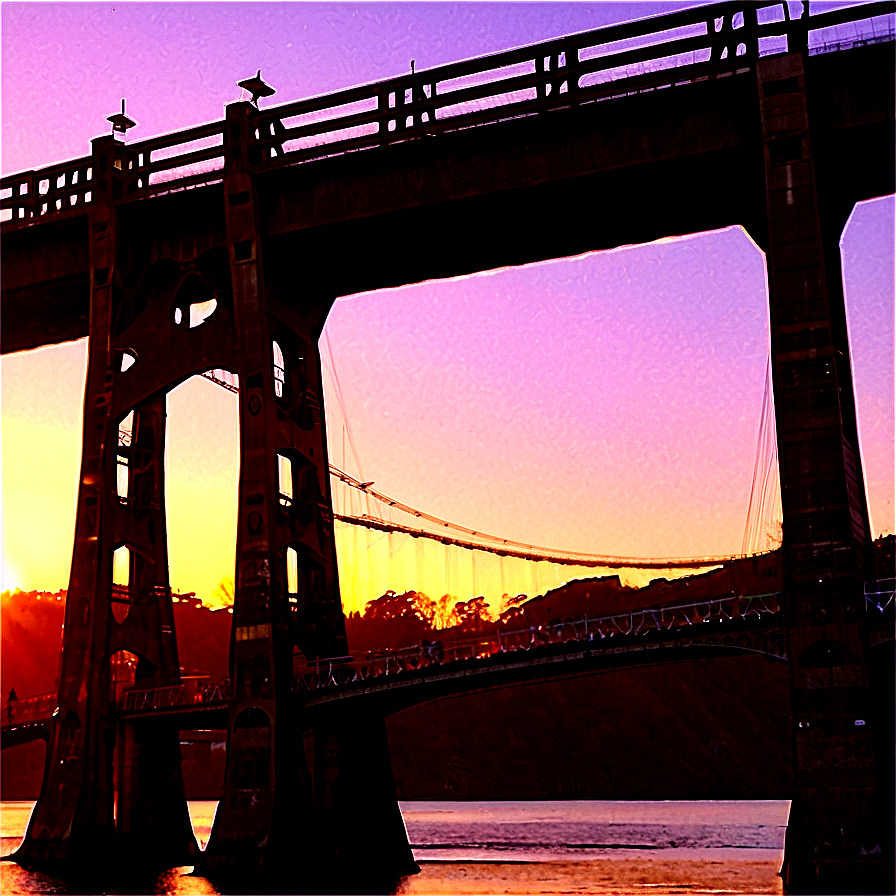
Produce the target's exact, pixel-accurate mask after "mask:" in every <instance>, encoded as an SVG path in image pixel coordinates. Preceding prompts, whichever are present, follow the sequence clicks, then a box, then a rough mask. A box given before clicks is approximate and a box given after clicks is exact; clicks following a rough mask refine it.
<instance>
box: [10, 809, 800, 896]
mask: <svg viewBox="0 0 896 896" xmlns="http://www.w3.org/2000/svg"><path fill="white" fill-rule="evenodd" d="M33 805H34V804H33V803H30V802H29V803H24V802H23V803H11V802H5V803H2V804H0V812H2V816H0V823H2V851H3V855H8V854H9V853H10V852H11V851H12V850H14V849H15V848H16V846H18V844H19V842H20V841H21V838H22V836H23V834H24V831H25V827H26V825H27V822H28V816H29V814H30V812H31V809H32V807H33ZM216 806H217V803H216V802H213V801H197V800H194V801H191V802H190V815H191V817H192V819H193V827H194V830H195V832H196V837H197V839H198V840H199V843H200V845H201V846H204V845H205V843H206V841H207V840H208V836H209V831H210V830H211V824H212V821H213V819H214V813H215V807H216ZM789 808H790V804H789V802H788V801H787V800H728V801H722V800H716V801H709V800H702V801H664V802H647V801H642V802H623V801H613V800H574V801H546V800H545V801H531V802H424V801H413V802H411V801H406V802H402V803H401V811H402V814H403V816H404V819H405V824H406V826H407V829H408V836H409V838H410V841H411V845H412V847H413V849H414V855H415V857H416V859H417V862H418V863H419V864H420V868H421V873H420V874H417V875H414V876H412V877H409V878H405V879H404V881H403V882H402V883H401V885H400V887H399V889H398V890H397V893H401V894H431V896H435V894H458V896H461V894H464V896H466V894H470V896H472V894H482V896H485V894H507V893H515V894H561V893H576V894H583V896H589V894H602V896H617V894H619V896H622V894H631V896H645V894H651V896H654V894H670V893H693V894H703V893H705V894H729V893H730V894H760V893H761V894H765V893H781V892H782V889H781V880H780V878H779V877H778V875H777V872H778V869H779V868H780V867H781V859H782V857H783V853H784V829H785V827H786V824H787V814H788V811H789ZM191 870H192V869H191V868H189V867H188V866H186V867H182V868H172V869H170V870H168V871H167V872H165V873H164V874H161V875H159V876H158V877H156V878H153V879H151V880H125V881H122V880H110V879H109V878H108V877H104V876H102V875H101V874H100V873H99V872H98V874H97V877H96V878H95V879H91V880H87V881H85V880H83V879H82V880H80V881H78V882H77V883H73V882H71V881H62V880H58V879H55V878H51V877H48V876H46V875H43V874H39V873H37V872H31V871H26V870H25V869H23V868H20V867H19V866H18V865H16V864H14V863H12V862H4V863H3V864H2V867H0V874H2V878H0V891H2V892H3V893H4V894H34V893H89V892H94V893H99V892H107V893H172V894H215V893H226V890H218V889H215V887H214V886H212V884H211V883H210V882H209V881H207V880H206V879H205V878H202V877H196V876H193V875H191V874H189V872H190V871H191ZM297 890H298V888H297Z"/></svg>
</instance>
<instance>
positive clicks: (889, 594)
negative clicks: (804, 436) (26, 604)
mask: <svg viewBox="0 0 896 896" xmlns="http://www.w3.org/2000/svg"><path fill="white" fill-rule="evenodd" d="M894 591H896V582H894V580H893V579H881V580H877V581H872V582H865V583H864V593H865V607H866V612H870V613H881V614H882V613H883V612H884V610H886V609H887V608H888V607H890V606H892V605H893V603H894ZM764 615H775V616H780V615H783V607H782V604H781V593H780V592H769V593H767V594H752V595H729V596H727V597H720V598H714V599H712V600H705V601H696V602H694V603H690V604H678V605H675V606H668V607H652V608H646V609H639V610H630V611H628V612H623V613H612V614H608V615H605V616H580V617H578V618H575V619H567V620H564V621H562V622H556V623H544V624H541V625H537V626H536V625H530V626H528V627H526V628H519V629H513V630H510V631H506V630H503V629H501V628H500V627H495V628H494V629H490V630H485V631H481V632H473V633H470V635H469V636H467V637H462V638H450V639H449V638H446V639H445V640H444V641H440V640H432V641H430V640H424V641H422V642H421V643H420V644H419V645H415V646H414V647H408V648H401V649H396V650H381V651H375V652H370V653H368V654H366V655H365V656H345V657H328V658H324V659H320V660H316V661H314V662H311V663H308V664H306V665H305V666H303V667H301V668H299V669H297V670H295V671H294V674H293V682H292V685H293V689H294V690H305V691H316V690H320V689H323V688H329V687H342V686H346V685H350V684H355V683H359V682H364V681H368V680H371V679H376V678H379V677H381V676H392V675H396V674H399V673H403V672H414V671H417V670H421V669H425V668H431V667H444V666H446V665H449V664H451V663H456V662H465V661H469V660H476V659H488V658H490V657H493V656H497V655H500V654H506V653H509V652H513V651H528V650H531V649H533V648H539V647H546V646H549V645H551V644H563V643H571V642H576V641H587V642H596V641H603V640H605V639H608V638H610V639H613V638H617V637H633V636H638V635H646V634H648V633H650V632H660V631H670V630H672V629H681V630H686V629H687V628H688V627H691V626H695V625H699V624H701V623H708V622H714V621H715V622H719V621H724V620H733V619H747V618H750V617H757V618H761V617H762V616H764ZM232 696H233V694H232V688H231V682H230V679H224V680H223V681H219V682H208V683H206V684H202V685H197V683H196V682H183V683H182V684H179V685H170V686H168V687H161V688H139V689H133V688H132V689H129V690H127V691H125V693H124V694H123V696H122V698H121V700H120V702H119V709H120V710H121V711H122V712H150V711H155V710H161V709H183V708H186V707H190V706H194V707H199V706H208V705H218V706H220V705H223V704H226V703H227V701H228V700H230V699H231V697H232ZM56 699H57V698H56V694H55V693H53V694H44V695H41V696H38V697H28V698H25V699H23V700H20V701H13V706H12V712H13V716H12V718H11V723H15V722H25V721H30V720H34V719H42V718H48V717H50V716H51V715H52V713H53V711H54V710H55V708H56ZM9 706H10V704H9V702H7V714H8V713H9Z"/></svg>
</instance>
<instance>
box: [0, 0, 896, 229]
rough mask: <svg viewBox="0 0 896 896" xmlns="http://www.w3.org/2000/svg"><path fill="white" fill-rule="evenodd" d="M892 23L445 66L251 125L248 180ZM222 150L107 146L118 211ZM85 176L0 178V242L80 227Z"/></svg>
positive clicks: (672, 81)
mask: <svg viewBox="0 0 896 896" xmlns="http://www.w3.org/2000/svg"><path fill="white" fill-rule="evenodd" d="M894 10H896V3H894V2H892V0H887V2H873V3H868V4H864V5H861V6H857V7H848V8H846V9H839V10H834V11H830V12H822V13H819V14H817V15H812V16H809V17H803V18H799V19H791V18H790V11H789V7H788V4H787V3H786V2H773V3H762V4H759V5H754V4H753V3H744V2H741V3H738V2H730V0H729V2H724V3H718V4H713V5H711V6H702V7H696V8H692V9H687V10H681V11H678V12H673V13H670V14H668V15H663V16H655V17H651V18H649V19H642V20H639V21H636V22H626V23H622V24H619V25H612V26H609V27H606V28H599V29H596V30H594V31H589V32H585V33H581V34H574V35H570V36H568V37H562V38H557V39H554V40H550V41H545V42H543V43H540V44H535V45H532V46H527V47H522V48H519V49H514V50H508V51H505V52H502V53H497V54H494V55H489V56H484V57H480V58H477V59H473V60H468V61H463V62H458V63H452V64H450V65H446V66H441V67H439V68H435V69H430V70H428V71H420V72H416V73H413V74H411V75H404V76H401V77H397V78H391V79H388V80H385V81H380V82H377V83H374V84H369V85H364V86H361V87H354V88H351V89H349V90H343V91H339V92H337V93H333V94H328V95H326V96H321V97H316V98H312V99H306V100H301V101H299V102H295V103H289V104H286V105H283V106H276V107H272V108H270V109H264V110H262V111H260V112H258V113H257V115H256V117H255V129H254V133H253V134H252V135H251V139H252V141H253V142H252V144H251V145H250V146H249V147H248V158H249V159H250V167H251V168H252V170H253V171H256V172H260V171H265V170H271V169H274V168H279V167H282V166H286V165H292V164H296V163H300V162H306V161H310V160H313V159H321V158H325V157H327V156H332V155H338V154H342V153H346V152H353V151H358V150H362V149H369V148H373V147H382V146H387V145H390V144H393V143H398V142H403V141H406V140H410V139H422V138H428V137H433V136H436V135H438V134H441V133H444V132H446V131H456V130H460V129H464V128H470V127H475V126H479V125H484V124H491V123H494V122H497V121H502V120H505V119H507V118H515V117H523V116H528V115H537V114H542V113H545V112H549V111H551V110H555V109H560V108H569V107H571V106H575V105H582V104H585V103H593V102H597V101H601V100H606V99H611V98H614V97H621V96H628V95H631V94H634V93H640V92H645V91H654V90H661V89H664V88H668V87H673V86H675V85H680V84H685V83H692V82H694V81H699V80H705V79H708V78H713V77H725V76H729V75H733V74H741V73H744V72H748V71H749V70H750V67H751V66H752V64H753V63H754V61H755V59H756V58H758V57H760V56H766V55H773V54H776V53H783V52H787V51H788V50H793V49H796V48H800V49H807V50H808V52H809V53H810V54H814V53H818V52H824V51H825V50H826V49H827V48H830V49H833V50H837V49H842V48H843V47H845V46H855V45H858V44H867V43H873V42H875V41H877V40H880V39H886V40H892V39H893V29H892V22H891V21H890V18H889V17H891V16H892V15H893V13H894ZM881 17H884V19H885V20H884V21H880V27H878V26H877V24H876V22H878V21H879V20H881ZM846 24H853V25H854V26H855V35H854V36H853V35H850V36H849V37H848V38H847V39H839V38H838V39H837V40H833V42H832V43H831V42H829V41H828V39H827V38H828V35H832V37H833V36H836V35H835V34H834V33H833V32H832V29H835V28H836V27H838V26H842V25H846ZM860 26H861V29H862V31H861V33H860V30H859V29H860ZM226 137H227V135H226V133H225V122H223V121H218V122H212V123H210V124H205V125H200V126H198V127H195V128H191V129H189V130H186V131H179V132H177V133H174V134H168V135H165V136H162V137H154V138H151V139H149V140H144V141H141V142H139V143H134V144H130V145H128V146H125V145H123V144H116V146H117V150H116V152H117V153H118V155H119V158H117V159H116V160H115V162H114V166H115V167H116V168H117V169H118V170H119V172H120V176H121V185H122V196H121V199H123V200H127V199H128V198H142V197H146V196H151V195H154V194H156V193H158V192H161V191H167V190H172V189H184V188H187V187H190V186H196V185H200V184H207V183H211V182H214V181H215V180H217V179H220V178H221V176H222V171H223V168H224V162H225V153H226V150H227V147H226V145H225V144H226ZM94 176H95V172H94V168H93V160H92V158H91V157H87V158H81V159H76V160H74V161H71V162H64V163H61V164H58V165H54V166H50V167H48V168H44V169H41V170H40V171H26V172H22V173H20V174H16V175H12V176H10V177H5V178H3V179H2V180H0V220H2V221H3V222H4V229H10V228H14V227H21V226H27V225H28V224H30V223H34V222H36V221H37V220H47V219H56V218H61V217H65V216H71V215H74V214H83V213H84V207H85V206H86V205H87V204H88V203H90V201H91V200H92V186H93V185H94Z"/></svg>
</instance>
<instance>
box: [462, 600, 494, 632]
mask: <svg viewBox="0 0 896 896" xmlns="http://www.w3.org/2000/svg"><path fill="white" fill-rule="evenodd" d="M454 613H455V615H456V616H457V622H458V625H459V626H460V627H461V628H463V629H467V630H470V629H472V630H476V629H479V628H482V626H483V625H484V624H485V623H487V622H491V621H492V615H491V613H490V612H489V605H488V604H487V603H486V602H485V598H484V597H483V596H482V595H481V594H480V595H479V597H474V598H473V599H472V600H467V601H463V600H459V601H458V602H457V603H456V604H455V605H454Z"/></svg>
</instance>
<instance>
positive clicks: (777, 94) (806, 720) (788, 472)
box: [756, 47, 894, 894]
mask: <svg viewBox="0 0 896 896" xmlns="http://www.w3.org/2000/svg"><path fill="white" fill-rule="evenodd" d="M792 49H793V50H795V52H791V53H789V54H787V55H781V56H773V57H766V58H763V59H759V60H758V61H757V64H756V75H757V81H758V85H757V86H758V99H759V111H760V120H761V125H762V150H763V159H764V166H765V176H766V197H767V210H768V217H767V221H768V244H767V264H768V283H769V296H770V303H771V304H770V312H771V329H772V334H771V335H772V360H773V370H774V393H775V416H776V425H777V439H778V453H779V459H780V465H781V483H782V505H783V512H784V531H783V535H784V546H783V547H784V575H785V593H786V594H787V607H786V609H787V628H788V641H789V656H790V669H791V706H792V717H793V718H792V725H793V729H792V736H793V744H794V766H795V768H794V793H793V800H792V806H791V813H790V819H789V821H788V826H787V837H786V844H785V854H784V866H783V868H782V869H781V876H782V877H783V879H784V892H785V893H815V894H817V893H893V892H894V871H893V843H892V841H891V840H889V839H888V838H887V837H886V836H885V832H886V830H887V828H888V827H891V826H888V825H886V824H885V823H884V820H883V819H884V814H885V812H884V807H883V805H882V801H881V800H880V799H879V791H878V775H877V771H876V767H875V759H876V758H878V757H875V753H874V747H873V744H874V741H875V738H874V736H873V730H872V729H873V727H874V723H875V719H874V717H873V716H872V711H871V701H870V699H869V680H868V672H869V663H868V637H867V634H868V633H867V630H866V624H865V607H864V596H863V592H862V582H863V581H864V580H865V579H866V578H868V577H869V576H872V575H873V570H872V569H871V567H870V564H869V558H870V557H871V540H870V531H869V523H868V508H867V504H866V498H865V488H864V482H863V477H862V466H861V455H860V452H859V445H858V433H857V425H856V414H855V401H854V396H853V385H852V377H851V369H850V362H849V340H848V334H847V330H846V311H845V306H844V297H843V289H842V273H841V267H840V254H839V246H838V242H837V237H838V236H839V233H840V229H841V228H842V226H843V223H844V220H843V217H844V212H843V209H846V210H847V211H848V208H849V207H851V203H849V202H845V201H844V196H845V199H847V200H848V199H849V187H845V188H844V187H841V186H840V185H839V184H838V178H836V177H834V178H832V177H831V176H830V175H829V176H828V177H826V178H825V177H823V176H822V177H819V166H818V165H817V164H816V155H818V156H819V157H820V158H821V159H824V153H825V150H826V147H825V145H824V141H823V140H819V147H818V151H817V148H816V146H815V145H814V144H813V141H812V129H811V125H812V121H813V120H814V119H813V113H816V112H817V111H818V110H817V107H813V105H812V103H813V93H812V89H813V84H812V83H811V79H810V77H809V75H808V73H807V72H806V66H805V60H806V56H805V47H803V48H802V49H803V52H799V50H800V48H799V47H793V48H792ZM829 151H830V150H828V152H829ZM822 173H823V172H822ZM853 201H854V199H853ZM838 208H839V209H840V211H839V212H838V211H837V209H838ZM889 762H891V763H892V756H890V758H889ZM891 796H892V795H890V796H889V797H888V798H887V799H888V800H891ZM880 797H883V791H881V792H880ZM891 809H892V804H891V803H890V806H889V809H888V810H887V811H890V812H891Z"/></svg>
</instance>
